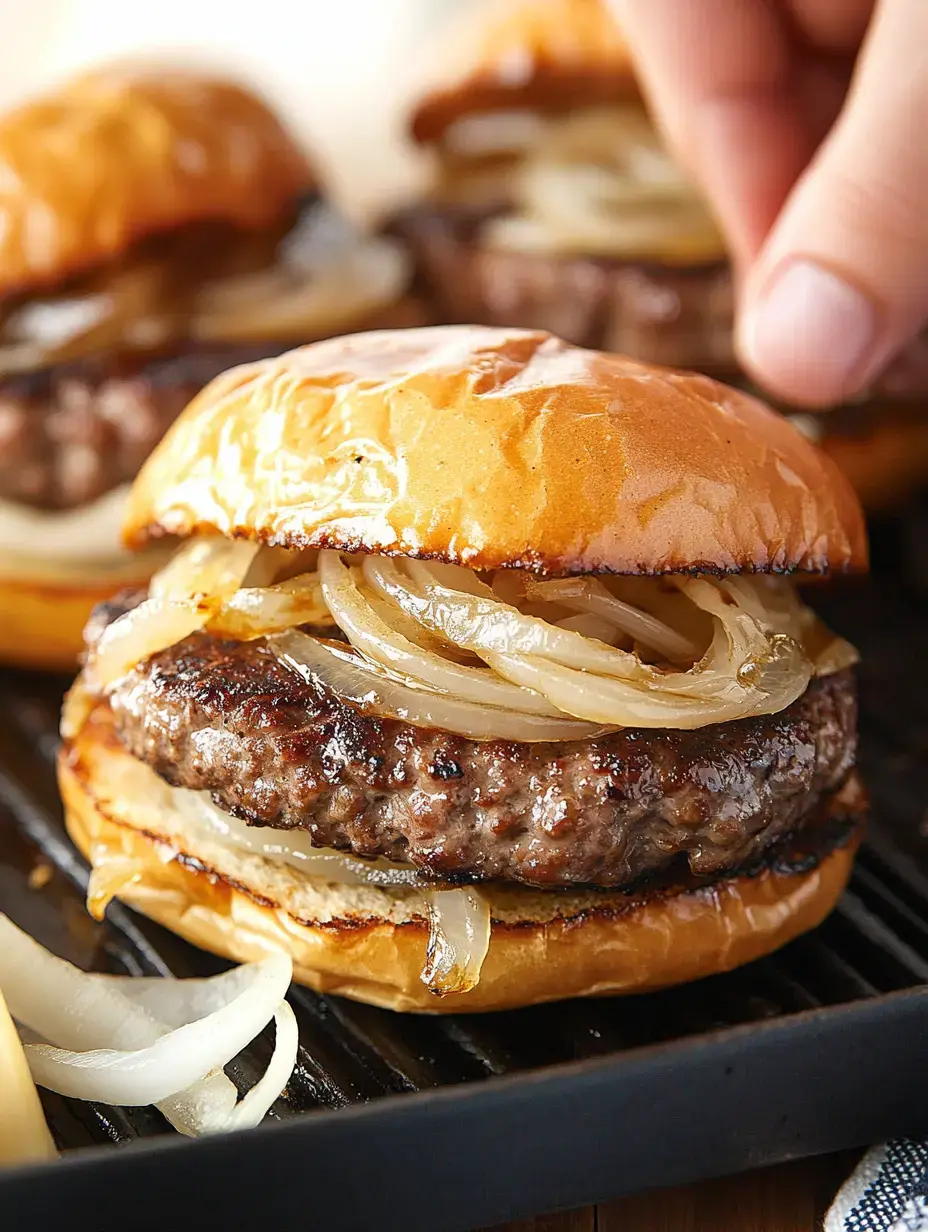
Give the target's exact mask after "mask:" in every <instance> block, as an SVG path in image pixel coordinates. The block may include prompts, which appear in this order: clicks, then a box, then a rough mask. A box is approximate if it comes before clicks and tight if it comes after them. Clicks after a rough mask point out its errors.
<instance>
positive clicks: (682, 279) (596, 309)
mask: <svg viewBox="0 0 928 1232" xmlns="http://www.w3.org/2000/svg"><path fill="white" fill-rule="evenodd" d="M502 208H504V207H501V206H498V205H497V206H490V207H478V206H473V205H453V204H448V203H429V202H423V203H421V204H417V205H414V206H410V207H408V208H407V209H405V210H403V211H401V212H400V213H398V214H397V215H396V216H395V218H394V219H393V220H392V222H391V225H390V229H391V230H392V231H393V232H394V233H395V234H396V235H398V236H399V237H400V238H401V239H402V240H403V241H404V242H405V243H406V244H407V246H408V247H409V250H410V252H411V253H412V255H413V257H414V259H415V263H416V269H417V275H418V278H419V282H420V287H421V291H422V293H423V295H424V296H425V297H426V298H427V299H428V300H429V301H430V302H431V304H432V309H433V313H435V314H436V316H437V317H439V318H441V319H442V320H443V321H446V322H448V323H463V324H469V323H477V324H480V325H518V326H523V327H525V328H528V329H547V330H550V331H551V333H554V334H558V335H559V336H560V337H562V338H564V339H566V340H567V341H568V342H573V343H575V344H576V345H578V346H585V347H593V348H594V349H597V350H605V351H615V352H618V353H619V354H621V355H633V356H634V357H635V358H636V359H641V360H644V361H646V362H647V363H653V364H665V365H667V366H669V367H671V368H695V369H697V370H699V371H709V372H712V373H713V374H714V375H716V376H720V377H721V378H722V379H723V380H732V381H733V383H734V384H738V377H737V369H736V366H735V354H734V343H733V295H732V285H731V274H730V271H729V269H728V266H727V265H726V264H724V263H712V264H705V265H693V266H682V265H660V264H658V263H655V262H635V261H623V260H620V259H616V258H602V257H593V256H557V255H549V254H545V253H527V252H516V251H507V250H505V249H502V248H493V247H490V246H489V245H487V244H484V243H483V242H482V241H481V237H480V234H481V229H482V227H483V225H484V224H485V223H486V222H487V221H488V220H489V219H490V218H491V217H492V216H493V215H494V214H497V213H499V212H501V209H502ZM869 392H870V394H871V395H872V396H874V397H880V398H883V399H890V400H902V401H904V400H907V399H917V400H918V401H916V403H915V406H914V407H913V408H912V409H913V410H914V411H915V412H916V413H917V414H922V415H923V414H924V408H923V403H922V399H923V398H924V395H925V394H926V393H928V331H924V332H923V333H921V334H920V335H918V336H917V337H916V338H914V339H913V340H912V342H911V343H910V344H909V345H908V346H907V347H906V348H905V349H904V350H903V351H902V352H901V353H900V354H899V355H898V356H896V357H895V358H894V360H893V362H892V363H891V364H890V365H889V366H888V367H887V368H886V369H885V371H884V372H882V373H881V374H880V375H879V377H878V378H877V379H876V380H875V382H874V384H873V386H872V387H871V389H870V391H869ZM883 409H884V408H879V410H881V411H882V410H883ZM852 422H854V423H856V424H857V425H858V429H859V424H860V415H859V414H857V415H853V414H852ZM831 430H835V431H838V430H841V428H840V426H839V422H838V421H836V420H835V421H833V420H830V421H829V431H831Z"/></svg>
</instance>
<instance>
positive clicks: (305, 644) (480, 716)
mask: <svg viewBox="0 0 928 1232" xmlns="http://www.w3.org/2000/svg"><path fill="white" fill-rule="evenodd" d="M267 644H268V647H269V649H271V650H272V651H273V652H274V654H276V655H277V657H278V658H279V659H280V660H281V661H282V662H283V663H286V664H287V666H288V667H290V668H292V669H293V670H294V671H295V672H297V673H298V674H299V675H301V676H302V677H303V678H304V679H307V680H311V679H313V678H315V679H317V680H319V681H320V682H321V683H322V684H323V685H324V686H325V687H326V688H329V689H331V690H332V692H333V693H335V694H336V695H337V696H338V697H340V698H342V699H344V700H345V701H348V702H352V703H353V704H354V705H356V706H359V707H360V708H361V709H363V710H369V711H373V712H375V713H376V714H380V715H389V716H392V717H393V718H397V719H401V720H402V721H403V722H405V723H413V724H415V725H416V726H417V727H433V728H439V729H440V730H442V731H449V732H456V733H457V734H458V735H461V736H466V737H467V738H468V739H470V740H518V741H522V742H526V743H531V742H538V741H563V740H589V739H592V738H593V737H594V736H596V735H599V734H601V732H602V728H600V727H596V726H593V725H592V724H589V723H577V722H575V721H573V720H571V719H568V718H564V719H549V718H545V717H544V716H542V715H532V714H519V713H517V712H516V711H512V710H499V709H497V708H495V707H493V706H481V705H479V704H478V703H476V702H467V701H461V700H460V699H458V698H456V697H452V696H449V695H448V694H445V693H434V692H431V691H430V690H427V689H414V688H411V687H410V686H409V685H408V684H404V683H403V682H402V681H399V680H394V679H393V678H392V677H390V676H389V675H388V674H387V673H386V671H385V670H384V669H383V668H380V667H378V666H377V665H375V664H373V663H370V662H368V660H366V659H362V658H360V657H359V656H358V655H357V654H355V653H354V652H353V651H349V650H346V649H343V648H342V647H339V646H336V645H334V644H333V643H332V642H323V641H320V640H319V639H317V638H314V637H310V636H308V635H307V634H305V633H298V632H296V631H294V630H292V629H291V630H290V631H289V632H287V633H275V634H274V635H273V636H272V637H269V638H268V640H267Z"/></svg>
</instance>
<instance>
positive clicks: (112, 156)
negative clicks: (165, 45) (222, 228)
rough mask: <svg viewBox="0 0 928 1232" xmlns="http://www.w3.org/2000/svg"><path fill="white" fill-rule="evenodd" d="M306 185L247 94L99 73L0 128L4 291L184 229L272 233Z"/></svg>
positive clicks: (228, 86) (281, 134)
mask: <svg viewBox="0 0 928 1232" xmlns="http://www.w3.org/2000/svg"><path fill="white" fill-rule="evenodd" d="M312 182H313V181H312V174H311V171H310V168H309V166H308V164H307V162H306V159H305V158H304V156H303V154H302V153H301V152H300V150H299V149H298V148H297V147H296V145H295V144H294V143H293V140H292V139H291V137H290V136H289V135H288V133H287V132H286V131H285V129H284V128H283V126H282V125H281V123H280V122H279V120H277V118H276V117H275V116H274V115H273V113H272V112H271V111H270V110H269V109H268V107H267V106H266V104H265V103H263V102H262V101H261V100H260V99H259V98H257V97H256V96H255V95H253V94H251V93H249V92H248V91H247V90H244V89H242V88H241V87H240V86H237V85H234V84H232V83H230V82H227V81H220V80H213V79H210V78H207V77H203V76H201V75H197V74H195V73H192V72H186V71H179V70H176V69H169V70H166V69H163V68H157V67H151V66H149V67H148V68H147V69H143V68H139V67H138V66H136V67H129V66H114V67H110V68H107V69H102V70H99V71H96V72H93V73H91V74H89V75H87V76H85V77H81V78H79V79H78V80H76V81H73V82H71V83H70V84H69V85H68V86H66V87H65V88H63V89H62V90H60V91H58V92H57V93H54V94H50V95H47V96H46V97H44V98H40V99H37V100H35V101H34V102H31V103H28V104H26V105H25V106H23V107H20V108H19V109H18V110H16V111H13V112H10V113H9V114H8V115H6V116H4V117H3V118H2V119H0V185H2V187H0V295H8V294H10V293H13V292H18V291H22V290H28V289H31V288H33V287H35V286H42V285H48V284H50V283H56V282H61V281H63V280H64V279H66V278H67V277H68V276H69V275H72V274H76V273H79V272H81V271H83V270H84V269H86V268H89V267H92V266H94V265H97V264H101V263H102V262H104V261H107V260H109V259H112V258H113V257H116V256H119V255H120V254H121V253H122V252H123V251H125V249H126V248H128V247H129V245H130V244H132V243H133V242H134V241H136V240H139V239H142V238H143V237H145V236H147V235H150V234H152V233H154V232H159V231H165V230H168V229H173V228H175V227H179V226H182V225H183V224H185V223H192V222H197V221H202V220H207V219H209V220H212V219H215V220H219V221H222V222H226V223H230V224H232V225H234V226H238V227H244V228H260V227H265V226H270V225H271V224H272V223H274V222H276V221H278V220H280V219H282V218H283V217H284V216H285V213H286V211H287V210H288V209H289V208H292V206H293V203H294V200H295V199H296V198H297V197H298V196H299V195H300V194H302V193H304V192H306V191H307V189H308V188H310V187H311V186H312Z"/></svg>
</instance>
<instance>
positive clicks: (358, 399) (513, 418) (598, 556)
mask: <svg viewBox="0 0 928 1232" xmlns="http://www.w3.org/2000/svg"><path fill="white" fill-rule="evenodd" d="M124 529H125V535H126V539H127V542H129V543H130V544H132V545H135V546H138V545H140V544H144V543H146V542H147V541H148V540H149V539H151V538H152V537H157V536H160V535H165V534H170V535H181V536H186V535H190V534H192V533H195V532H207V533H219V534H222V535H227V536H236V537H244V538H251V539H257V540H260V541H262V542H266V543H273V544H277V545H280V546H285V547H294V548H297V547H330V548H336V549H339V550H342V551H366V552H376V553H383V554H401V555H405V556H412V557H422V558H434V559H439V560H444V561H449V562H453V563H461V564H465V565H467V566H469V567H471V568H475V569H480V568H499V567H521V568H528V569H534V570H536V571H538V572H543V573H547V574H550V575H568V574H580V573H594V572H615V573H663V572H680V571H684V570H703V571H725V572H730V571H737V570H765V571H767V570H770V571H773V570H777V571H779V570H802V571H808V572H814V573H821V572H825V571H828V570H833V571H839V570H847V569H855V568H861V567H864V566H865V565H866V557H867V548H866V537H865V532H864V523H863V515H862V513H861V509H860V506H859V504H858V502H857V499H856V497H855V496H854V494H853V492H852V491H851V488H850V486H849V485H848V482H847V480H846V479H845V478H844V477H843V476H842V475H841V474H840V472H839V471H838V469H837V468H836V467H835V465H834V464H833V463H832V462H831V461H830V460H829V459H827V458H826V457H824V456H823V455H822V454H821V453H819V452H818V451H817V450H816V448H815V447H814V446H813V445H812V444H810V443H809V442H808V441H807V440H806V439H805V438H804V437H803V436H802V435H801V434H800V433H799V432H797V431H796V430H795V429H794V428H792V427H791V426H790V425H789V424H788V423H787V422H786V421H785V420H784V419H783V418H782V417H781V416H779V415H777V414H775V413H774V412H773V411H770V410H768V409H767V408H766V407H764V406H763V405H762V404H761V403H759V402H758V401H756V400H755V399H753V398H751V397H750V396H748V395H746V394H743V393H739V392H737V391H735V390H732V389H729V388H727V387H726V386H724V385H720V384H719V383H717V382H716V381H713V380H710V379H709V378H707V377H701V376H694V375H691V374H685V373H678V372H672V371H669V370H664V369H660V368H655V367H651V366H649V365H646V364H640V363H636V362H634V361H633V360H629V359H624V358H622V357H621V356H617V355H608V354H605V353H601V352H597V351H588V350H583V349H581V348H579V347H574V346H569V345H568V344H566V343H564V342H561V341H560V340H559V339H557V338H554V337H552V336H551V335H550V334H546V333H542V332H538V331H530V330H514V329H508V330H507V329H489V328H481V327H476V326H446V327H438V328H432V329H412V330H405V331H403V330H399V331H382V332H375V333H367V334H357V335H355V336H353V337H348V338H341V339H332V340H330V341H325V342H319V343H315V344H313V345H311V346H307V347H303V348H300V349H299V350H296V351H291V352H289V354H285V355H282V356H279V357H278V358H275V359H270V360H266V361H263V362H260V363H256V364H251V365H245V366H242V367H240V368H236V369H233V370H232V371H230V372H227V373H225V374H223V375H222V376H220V377H219V378H218V379H217V380H215V381H213V382H212V384H210V385H208V386H207V387H206V389H204V390H203V391H202V392H201V393H200V394H199V395H198V396H197V397H196V398H195V399H194V400H193V402H192V403H191V404H190V405H189V406H188V408H187V409H186V411H184V412H183V414H182V415H181V416H180V418H179V419H178V420H177V421H176V423H175V424H174V425H173V427H172V428H171V429H170V431H169V432H168V434H167V436H166V437H165V438H164V440H163V441H162V442H161V444H160V445H159V446H158V447H157V448H156V450H155V452H154V453H153V454H152V455H151V457H150V458H149V459H148V461H147V462H146V464H145V465H144V467H143V468H142V471H141V473H140V475H139V477H138V479H137V480H136V483H135V486H134V488H133V490H132V494H131V496H130V500H129V508H128V512H127V516H126V521H125V523H124Z"/></svg>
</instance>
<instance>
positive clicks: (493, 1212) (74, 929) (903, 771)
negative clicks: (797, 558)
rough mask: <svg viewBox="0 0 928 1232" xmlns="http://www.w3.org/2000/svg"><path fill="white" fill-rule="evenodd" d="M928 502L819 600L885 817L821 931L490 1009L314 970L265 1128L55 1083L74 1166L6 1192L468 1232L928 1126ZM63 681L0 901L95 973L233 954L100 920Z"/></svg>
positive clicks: (86, 1209) (32, 689)
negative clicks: (205, 1133)
mask: <svg viewBox="0 0 928 1232" xmlns="http://www.w3.org/2000/svg"><path fill="white" fill-rule="evenodd" d="M925 517H926V514H925V512H924V510H921V509H916V510H913V511H912V512H911V514H910V515H908V516H907V517H906V518H904V519H897V520H895V521H893V522H888V523H886V524H885V525H883V526H881V527H879V528H878V529H877V532H876V534H875V558H876V564H875V568H874V574H873V577H872V579H871V580H870V581H869V582H866V583H863V582H859V583H847V584H845V585H844V586H842V587H841V588H840V589H839V588H835V589H834V590H831V591H829V590H826V589H824V588H823V589H822V591H821V592H820V594H819V595H818V597H817V599H816V606H818V607H819V608H820V610H821V611H822V613H823V615H824V616H825V618H826V619H828V620H830V622H831V623H832V625H833V626H834V627H835V628H837V629H838V630H840V632H841V633H843V634H845V635H846V636H848V637H849V638H850V639H851V640H853V641H854V642H855V643H856V645H857V646H858V647H859V648H860V650H861V653H862V656H863V665H862V667H861V669H860V691H861V707H862V715H861V742H862V746H861V755H860V762H861V766H862V769H863V773H864V776H865V779H866V781H867V784H868V787H869V789H870V792H871V796H872V800H873V817H872V821H871V824H870V828H869V833H868V838H867V841H866V844H865V846H864V848H863V850H862V852H861V854H860V856H859V858H858V861H857V867H856V871H855V873H854V875H853V878H852V881H851V884H850V887H849V889H848V892H847V893H846V894H845V896H844V898H843V899H842V901H841V903H840V904H839V906H838V908H837V910H836V911H835V912H834V914H833V915H832V916H831V917H830V918H829V919H828V920H827V921H826V922H825V924H824V925H822V926H821V927H820V928H819V929H817V930H816V931H815V932H814V933H812V934H811V935H809V936H807V937H803V938H801V939H799V940H798V941H795V942H793V943H792V944H791V945H789V946H787V947H786V948H785V949H783V950H781V951H780V952H779V953H777V954H775V955H772V956H770V957H768V958H765V959H762V960H761V961H759V962H757V963H754V964H752V965H751V966H749V967H746V968H743V969H741V970H739V971H736V972H733V973H731V974H729V975H724V976H715V977H712V978H709V979H706V980H702V981H700V982H699V983H697V984H693V985H690V986H688V987H686V988H678V989H673V990H670V991H668V992H663V993H657V994H650V995H647V996H641V997H634V998H616V999H612V1000H601V1001H572V1002H565V1003H562V1004H558V1005H551V1006H544V1007H539V1008H535V1009H530V1010H522V1011H514V1012H507V1013H501V1014H494V1015H488V1016H461V1017H444V1016H443V1017H441V1018H427V1017H417V1016H404V1015H395V1014H392V1013H390V1012H388V1011H384V1010H377V1009H374V1008H372V1007H369V1006H364V1005H357V1004H354V1003H353V1002H349V1001H344V1000H340V999H338V998H332V997H324V996H319V995H317V994H315V993H312V992H309V991H308V990H306V989H294V990H293V991H292V992H291V994H290V1000H291V1003H292V1005H293V1008H294V1010H295V1012H296V1015H297V1019H298V1021H299V1026H300V1054H299V1060H298V1064H297V1069H296V1072H295V1073H294V1076H293V1079H292V1081H291V1082H290V1084H289V1087H288V1092H287V1096H286V1098H284V1099H281V1100H279V1101H278V1103H277V1104H276V1105H275V1107H274V1109H272V1112H271V1114H270V1116H269V1117H268V1119H267V1120H266V1121H265V1123H264V1125H262V1126H261V1127H260V1128H259V1129H257V1130H253V1131H249V1132H246V1133H238V1134H234V1135H230V1136H227V1137H222V1138H216V1139H211V1140H205V1141H200V1142H188V1141H186V1140H184V1139H181V1138H180V1137H178V1136H177V1135H175V1134H174V1133H173V1132H172V1131H171V1129H170V1127H169V1126H168V1125H167V1123H166V1122H165V1121H164V1120H163V1119H162V1118H161V1116H160V1114H158V1113H157V1112H155V1111H153V1110H151V1109H114V1108H108V1107H105V1106H103V1105H99V1104H90V1103H81V1102H79V1101H73V1100H68V1099H64V1098H62V1097H60V1096H57V1095H53V1094H49V1093H47V1092H43V1093H42V1101H43V1105H44V1107H45V1112H46V1116H47V1118H48V1121H49V1124H50V1126H51V1129H52V1132H53V1134H54V1136H55V1139H56V1141H57V1142H58V1145H59V1146H60V1147H61V1148H62V1151H63V1152H64V1158H63V1159H62V1160H61V1161H60V1162H59V1163H58V1164H56V1165H51V1166H49V1165H45V1166H43V1167H41V1168H29V1169H22V1170H19V1171H15V1172H8V1173H3V1174H0V1209H2V1210H3V1211H4V1213H5V1215H6V1216H8V1215H9V1214H10V1213H15V1212H20V1213H21V1214H22V1217H23V1219H24V1220H25V1218H26V1217H28V1220H29V1223H30V1225H31V1226H36V1225H37V1226H39V1227H52V1226H60V1227H66V1228H68V1229H69V1232H84V1230H86V1232H91V1230H92V1232H107V1229H110V1228H113V1229H119V1230H120V1232H122V1230H123V1229H125V1227H127V1226H131V1227H133V1228H136V1229H138V1228H148V1227H152V1228H154V1227H159V1228H160V1227H164V1226H165V1225H167V1226H171V1225H172V1224H175V1223H176V1222H177V1220H178V1218H182V1221H183V1224H184V1226H191V1227H193V1226H202V1227H214V1226H220V1225H223V1226H226V1227H244V1226H247V1225H249V1224H252V1225H255V1224H256V1223H257V1221H259V1220H260V1221H261V1224H262V1225H264V1226H269V1227H274V1226H278V1227H284V1226H290V1225H292V1224H294V1223H295V1222H296V1221H297V1220H299V1222H300V1225H301V1226H302V1227H306V1228H324V1229H339V1228H346V1229H368V1228H378V1229H391V1228H402V1229H404V1232H414V1230H415V1229H420V1228H421V1229H429V1230H430V1232H431V1230H434V1229H448V1230H449V1232H454V1230H456V1229H462V1230H466V1229H470V1228H474V1227H478V1226H481V1225H486V1224H490V1223H495V1222H501V1221H503V1220H508V1219H514V1218H521V1217H524V1216H527V1215H530V1214H533V1213H538V1212H541V1211H550V1210H554V1209H558V1208H567V1207H576V1206H581V1205H585V1204H591V1203H594V1202H598V1201H605V1200H608V1199H610V1198H613V1197H616V1196H618V1195H620V1194H622V1193H625V1192H630V1191H633V1190H636V1189H644V1188H650V1187H653V1186H658V1185H669V1184H677V1183H682V1182H687V1181H691V1180H696V1179H700V1178H703V1177H708V1176H714V1175H723V1174H725V1173H728V1172H733V1171H738V1170H741V1169H746V1168H754V1167H758V1166H762V1165H767V1164H773V1163H776V1162H780V1161H782V1160H785V1159H790V1158H795V1157H797V1156H801V1155H808V1154H813V1153H818V1152H824V1151H833V1150H839V1149H842V1148H847V1147H853V1146H858V1145H862V1144H864V1143H868V1142H872V1141H877V1140H879V1139H882V1138H885V1137H886V1136H889V1135H895V1134H901V1133H913V1134H917V1133H928V1066H926V1065H925V1038H926V1026H928V837H926V833H925V831H924V827H925V825H926V808H928V764H926V753H928V655H926V654H925V653H924V649H925V642H926V637H925V632H924V613H925V608H926V603H925V599H924V595H923V585H924V582H925V578H926V576H928V571H926V567H925V566H926V562H925V561H924V560H923V559H922V558H921V555H920V553H919V552H917V551H916V552H913V551H912V547H913V542H914V541H915V540H918V541H920V538H921V537H920V536H918V535H914V536H913V527H916V528H917V527H918V526H919V525H923V524H924V519H925ZM65 683H66V682H64V681H62V680H57V679H54V678H48V677H44V678H43V677H40V676H38V675H32V674H28V673H17V672H7V673H0V907H2V908H3V910H5V911H6V912H7V913H8V914H9V915H10V916H11V917H12V918H13V919H14V920H15V921H16V922H17V923H18V924H20V925H21V926H23V927H25V928H26V929H28V930H29V931H30V932H31V933H32V934H33V935H34V936H35V937H37V938H38V940H39V941H41V942H42V943H43V944H45V945H47V946H48V947H49V948H51V949H52V950H53V951H54V952H56V953H58V954H61V955H62V956H64V957H66V958H68V959H70V960H71V961H73V962H76V963H78V964H79V965H80V966H82V967H85V968H88V969H93V970H105V971H115V972H128V973H136V974H158V973H172V974H175V975H207V974H212V973H213V972H215V971H218V970H221V969H222V966H223V964H222V963H221V962H220V960H218V959H215V958H213V957H212V956H210V955H207V954H204V953H202V952H200V951H198V950H196V949H194V948H192V947H191V946H189V945H187V944H186V943H184V942H182V941H180V940H179V939H178V938H176V937H174V936H173V935H172V934H170V933H168V932H167V931H166V930H164V929H162V928H160V927H159V926H158V925H156V924H152V923H150V922H149V921H147V920H145V919H144V918H142V917H141V916H138V915H135V914H134V913H133V912H131V911H129V910H127V909H126V908H125V907H122V906H120V905H119V904H117V903H113V904H112V905H111V907H110V908H109V911H108V913H107V920H106V922H105V924H103V925H99V924H95V923H94V922H93V921H92V920H91V919H90V917H89V916H88V915H87V914H86V911H85V909H84V905H83V894H84V891H85V889H86V883H87V867H86V865H85V863H84V861H83V859H82V858H81V857H80V856H79V855H77V853H76V852H75V851H74V849H73V848H72V847H71V845H70V843H69V841H68V839H67V837H66V835H65V833H64V830H63V827H62V823H61V812H60V806H59V804H58V800H57V794H56V790H55V782H54V774H53V762H54V756H55V750H56V746H57V735H56V727H57V712H58V707H59V704H60V698H61V691H62V689H63V687H64V684H65ZM270 1047H271V1045H270V1040H269V1039H268V1038H266V1037H261V1038H259V1039H258V1040H257V1041H256V1042H255V1043H254V1044H253V1045H252V1046H251V1047H250V1048H249V1050H248V1051H247V1052H246V1053H244V1054H243V1055H242V1056H241V1057H239V1058H238V1059H237V1060H236V1061H235V1062H234V1063H233V1065H232V1066H231V1067H230V1073H231V1075H232V1077H233V1078H234V1079H237V1080H239V1081H240V1082H241V1083H243V1084H249V1083H250V1082H252V1081H253V1080H254V1079H255V1077H256V1075H257V1074H258V1073H259V1072H260V1071H261V1070H262V1069H263V1067H264V1065H265V1064H266V1061H267V1058H268V1056H269V1054H270ZM0 1098H2V1092H0ZM114 1147H115V1148H118V1149H114ZM10 1226H12V1225H10Z"/></svg>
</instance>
